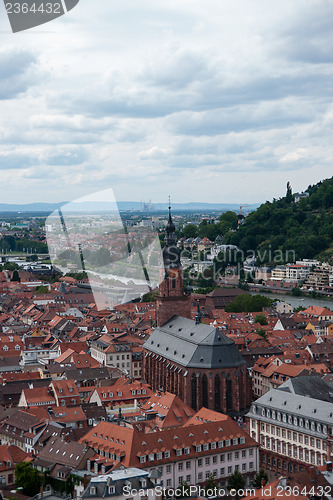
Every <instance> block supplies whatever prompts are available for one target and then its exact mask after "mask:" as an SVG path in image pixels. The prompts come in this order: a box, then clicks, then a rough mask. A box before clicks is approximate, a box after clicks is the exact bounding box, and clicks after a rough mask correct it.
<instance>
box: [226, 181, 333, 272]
mask: <svg viewBox="0 0 333 500" xmlns="http://www.w3.org/2000/svg"><path fill="white" fill-rule="evenodd" d="M306 192H307V193H309V196H308V197H307V198H302V199H301V200H300V201H298V202H297V203H295V201H294V199H295V196H294V195H293V194H292V189H291V186H290V185H289V183H288V185H287V193H286V196H285V197H284V198H281V199H279V200H273V202H268V201H267V202H266V203H264V204H263V205H261V206H260V207H259V208H258V209H257V210H256V211H254V212H252V213H251V214H250V215H249V216H248V217H246V219H245V222H244V224H243V225H242V226H241V227H240V228H239V229H238V230H237V231H235V232H232V231H229V232H228V233H226V234H225V237H224V242H225V243H229V244H233V245H237V246H238V247H239V248H240V249H241V250H243V251H244V252H247V251H249V250H256V251H260V255H265V258H264V260H265V261H266V262H267V261H268V260H269V259H268V258H267V256H268V255H270V254H274V252H276V251H282V252H284V253H285V252H286V251H288V250H294V251H295V256H296V258H297V259H304V258H314V257H318V256H319V255H321V256H324V257H326V259H327V260H331V259H332V256H333V177H332V178H330V179H326V180H325V181H322V182H319V183H318V184H316V185H314V186H309V187H308V189H307V190H306ZM265 250H266V252H265ZM269 251H270V252H269Z"/></svg>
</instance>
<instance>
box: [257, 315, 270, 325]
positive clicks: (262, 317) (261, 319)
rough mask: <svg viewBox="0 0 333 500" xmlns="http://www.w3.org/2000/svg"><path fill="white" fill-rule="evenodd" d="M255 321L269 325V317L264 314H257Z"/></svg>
mask: <svg viewBox="0 0 333 500" xmlns="http://www.w3.org/2000/svg"><path fill="white" fill-rule="evenodd" d="M254 322H255V323H260V325H268V321H267V318H266V316H265V315H264V314H257V315H256V317H255V318H254Z"/></svg>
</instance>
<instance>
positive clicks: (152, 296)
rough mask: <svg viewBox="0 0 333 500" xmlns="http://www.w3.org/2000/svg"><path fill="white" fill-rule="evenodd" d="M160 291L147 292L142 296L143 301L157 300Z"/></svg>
mask: <svg viewBox="0 0 333 500" xmlns="http://www.w3.org/2000/svg"><path fill="white" fill-rule="evenodd" d="M157 295H158V292H147V293H145V294H144V295H143V296H142V299H141V302H155V300H156V296H157Z"/></svg>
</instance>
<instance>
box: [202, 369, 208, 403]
mask: <svg viewBox="0 0 333 500" xmlns="http://www.w3.org/2000/svg"><path fill="white" fill-rule="evenodd" d="M202 406H204V407H205V408H208V381H207V375H206V374H204V375H203V376H202Z"/></svg>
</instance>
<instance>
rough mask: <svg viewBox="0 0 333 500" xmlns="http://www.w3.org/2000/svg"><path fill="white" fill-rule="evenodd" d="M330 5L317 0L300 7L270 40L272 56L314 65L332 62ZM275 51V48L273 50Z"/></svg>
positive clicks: (332, 23)
mask: <svg viewBox="0 0 333 500" xmlns="http://www.w3.org/2000/svg"><path fill="white" fill-rule="evenodd" d="M332 26H333V4H332V2H330V1H327V0H318V1H316V2H310V3H308V4H302V5H301V8H300V9H299V10H298V12H297V15H296V14H295V15H294V16H292V17H291V18H290V19H289V20H285V22H284V25H283V26H280V27H279V29H278V30H277V31H276V33H275V34H274V37H273V41H274V44H275V53H276V54H280V55H281V56H282V57H283V56H284V57H285V58H287V59H292V60H297V61H300V62H305V63H311V64H315V65H319V64H323V63H332V62H333V36H332ZM273 50H274V49H273Z"/></svg>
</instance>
